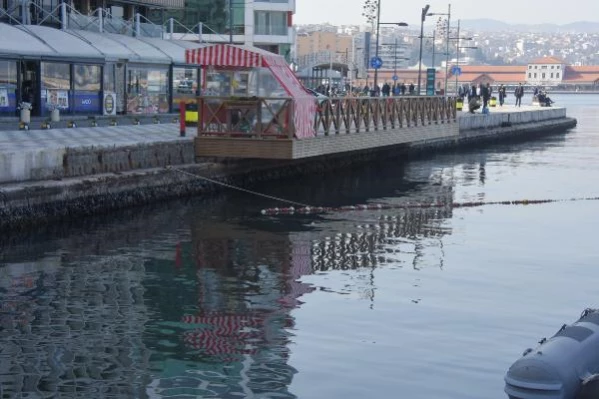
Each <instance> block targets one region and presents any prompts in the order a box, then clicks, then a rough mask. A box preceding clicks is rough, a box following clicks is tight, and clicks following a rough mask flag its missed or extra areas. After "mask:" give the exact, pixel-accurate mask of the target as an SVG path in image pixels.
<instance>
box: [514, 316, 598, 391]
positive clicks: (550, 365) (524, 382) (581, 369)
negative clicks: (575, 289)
mask: <svg viewBox="0 0 599 399" xmlns="http://www.w3.org/2000/svg"><path fill="white" fill-rule="evenodd" d="M539 344H540V345H539V346H538V347H537V348H536V349H527V350H525V351H524V353H523V354H522V357H521V358H520V359H518V360H517V361H516V362H515V363H514V364H512V366H511V367H510V368H509V370H508V372H507V373H506V375H505V388H504V391H505V393H507V395H508V397H509V398H510V399H539V398H543V399H586V398H591V397H592V398H599V395H598V392H599V376H595V375H594V374H597V373H599V310H597V309H586V310H585V311H584V312H582V315H581V316H580V319H579V320H578V321H577V322H575V323H574V324H572V325H569V326H568V325H565V324H564V325H563V326H562V328H560V329H559V331H558V332H557V333H556V334H555V335H554V336H553V337H551V338H549V339H545V338H543V339H542V340H541V341H539ZM589 395H591V396H589Z"/></svg>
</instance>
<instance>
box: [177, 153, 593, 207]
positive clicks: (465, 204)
mask: <svg viewBox="0 0 599 399" xmlns="http://www.w3.org/2000/svg"><path fill="white" fill-rule="evenodd" d="M166 169H168V170H173V171H176V172H179V173H182V174H184V175H187V176H191V177H194V178H196V179H200V180H205V181H207V182H210V183H212V184H216V185H219V186H223V187H227V188H231V189H233V190H238V191H242V192H244V193H248V194H252V195H256V196H258V197H263V198H268V199H271V200H275V201H279V202H282V203H286V204H290V205H297V206H299V208H294V207H293V206H290V207H286V208H266V209H262V211H261V212H260V213H261V214H263V215H291V214H295V213H300V214H305V215H308V214H319V213H325V212H346V211H365V210H380V209H417V208H419V209H424V208H444V207H450V208H475V207H479V206H487V205H538V204H548V203H553V202H580V201H599V197H574V198H563V199H537V200H535V199H532V200H529V199H521V200H513V201H474V202H427V203H410V202H407V203H405V204H362V205H346V206H340V207H321V206H319V207H316V206H311V205H307V204H303V203H301V202H297V201H291V200H288V199H285V198H281V197H275V196H273V195H268V194H262V193H259V192H257V191H253V190H248V189H245V188H241V187H237V186H234V185H232V184H227V183H223V182H221V181H218V180H214V179H210V178H208V177H205V176H201V175H197V174H195V173H190V172H187V171H185V170H182V169H179V168H175V167H173V166H171V165H169V166H166Z"/></svg>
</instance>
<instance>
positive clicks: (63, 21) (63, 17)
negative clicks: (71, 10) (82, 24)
mask: <svg viewBox="0 0 599 399" xmlns="http://www.w3.org/2000/svg"><path fill="white" fill-rule="evenodd" d="M60 25H61V29H62V30H66V29H67V28H68V21H67V3H65V2H64V1H63V2H62V3H60Z"/></svg>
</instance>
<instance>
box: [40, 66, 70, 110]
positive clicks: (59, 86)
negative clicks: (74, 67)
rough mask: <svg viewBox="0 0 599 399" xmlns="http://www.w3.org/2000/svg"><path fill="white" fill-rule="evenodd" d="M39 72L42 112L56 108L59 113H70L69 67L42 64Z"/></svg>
mask: <svg viewBox="0 0 599 399" xmlns="http://www.w3.org/2000/svg"><path fill="white" fill-rule="evenodd" d="M41 72H42V74H41V75H42V76H41V78H42V110H45V111H49V110H51V109H54V108H58V109H60V111H61V112H68V111H70V106H69V97H70V95H71V93H70V90H69V89H70V88H71V66H70V65H69V64H66V63H64V64H63V63H57V62H42V64H41ZM42 112H43V111H42Z"/></svg>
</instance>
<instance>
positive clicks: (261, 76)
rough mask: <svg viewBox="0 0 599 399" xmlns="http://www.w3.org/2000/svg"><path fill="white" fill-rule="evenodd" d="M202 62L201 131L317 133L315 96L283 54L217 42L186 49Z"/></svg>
mask: <svg viewBox="0 0 599 399" xmlns="http://www.w3.org/2000/svg"><path fill="white" fill-rule="evenodd" d="M185 55H186V63H188V64H199V65H201V66H202V68H203V71H202V72H203V76H204V79H202V82H203V87H202V95H201V96H200V97H199V99H198V104H199V106H198V110H199V111H198V112H199V115H198V133H199V134H200V135H203V134H208V135H219V134H221V135H222V134H225V135H231V134H233V135H244V136H248V137H251V136H258V137H260V136H275V137H288V138H293V137H296V138H305V137H314V125H313V122H314V114H315V112H316V104H315V101H314V97H313V96H311V95H310V94H308V93H307V92H306V90H305V89H304V87H303V86H302V84H301V83H300V82H299V80H298V79H297V78H296V76H295V74H294V73H293V71H291V69H290V68H289V65H288V64H287V62H286V60H285V58H284V57H283V56H280V55H277V54H273V53H270V52H268V51H265V50H261V49H258V48H254V47H247V46H233V45H228V44H217V45H212V46H208V47H203V48H199V49H190V50H186V53H185Z"/></svg>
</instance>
